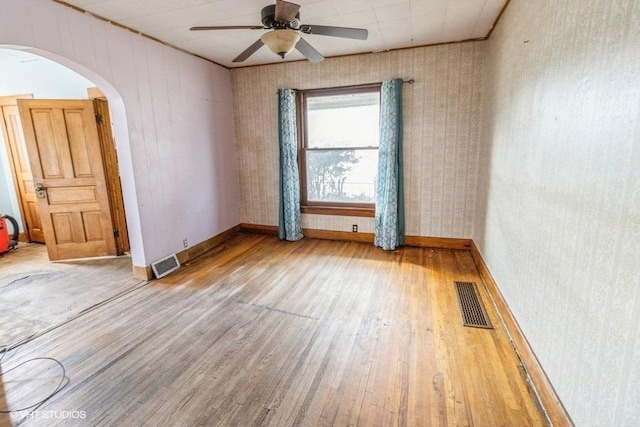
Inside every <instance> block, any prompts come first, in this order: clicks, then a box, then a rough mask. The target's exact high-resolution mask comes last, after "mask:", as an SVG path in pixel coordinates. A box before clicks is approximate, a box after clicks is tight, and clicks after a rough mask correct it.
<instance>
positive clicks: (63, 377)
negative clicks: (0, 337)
mask: <svg viewBox="0 0 640 427" xmlns="http://www.w3.org/2000/svg"><path fill="white" fill-rule="evenodd" d="M4 354H6V351H5V353H4ZM3 357H4V355H3ZM37 360H51V361H53V362H55V363H57V364H58V366H60V369H61V370H62V375H61V377H60V383H59V384H58V386H57V387H56V389H55V390H53V392H51V394H49V395H48V396H47V397H45V398H44V399H42V400H40V401H39V402H36V403H34V404H32V405H29V406H25V407H23V408H19V409H0V414H9V413H11V412H20V411H26V410H27V409H31V408H34V407H36V406H39V405H41V404H43V403H44V402H46V401H47V400H49V399H51V398H52V397H53V396H55V395H56V394H57V393H58V392H59V391H60V390H62V389H63V388H64V379H65V378H66V376H67V371H66V370H65V369H64V365H63V364H62V363H61V362H60V361H59V360H58V359H54V358H53V357H34V358H33V359H29V360H25V361H24V362H22V363H20V364H18V365H16V366H14V367H13V368H11V369H9V370H7V371H4V372H0V377H2V376H3V375H4V374H6V373H8V372H11V371H13V370H14V369H17V368H19V367H20V366H22V365H25V364H27V363H30V362H34V361H37Z"/></svg>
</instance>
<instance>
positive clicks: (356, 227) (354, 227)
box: [352, 224, 358, 233]
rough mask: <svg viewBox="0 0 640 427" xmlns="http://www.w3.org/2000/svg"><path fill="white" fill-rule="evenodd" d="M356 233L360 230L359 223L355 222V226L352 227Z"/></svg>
mask: <svg viewBox="0 0 640 427" xmlns="http://www.w3.org/2000/svg"><path fill="white" fill-rule="evenodd" d="M352 230H353V232H354V233H357V232H358V224H353V228H352Z"/></svg>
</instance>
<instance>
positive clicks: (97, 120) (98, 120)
mask: <svg viewBox="0 0 640 427" xmlns="http://www.w3.org/2000/svg"><path fill="white" fill-rule="evenodd" d="M96 122H98V123H102V114H100V113H96Z"/></svg>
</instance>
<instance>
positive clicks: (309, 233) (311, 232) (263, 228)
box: [240, 223, 473, 251]
mask: <svg viewBox="0 0 640 427" xmlns="http://www.w3.org/2000/svg"><path fill="white" fill-rule="evenodd" d="M240 231H244V232H247V233H258V234H268V235H275V236H277V235H278V226H276V225H263V224H247V223H242V224H240ZM302 233H303V234H304V236H305V237H309V238H311V239H325V240H340V241H347V242H360V243H371V244H373V239H374V235H373V233H353V232H349V231H335V230H318V229H314V228H303V229H302ZM404 243H405V245H407V246H415V247H418V248H435V249H453V250H465V251H469V250H471V247H472V244H473V242H472V240H471V239H460V238H454V237H425V236H405V238H404Z"/></svg>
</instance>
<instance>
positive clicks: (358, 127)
mask: <svg viewBox="0 0 640 427" xmlns="http://www.w3.org/2000/svg"><path fill="white" fill-rule="evenodd" d="M298 101H299V108H298V111H299V117H298V119H299V120H298V123H300V129H299V132H298V134H299V156H298V159H299V162H300V183H301V185H300V189H301V193H302V194H301V197H300V200H301V204H302V211H303V212H305V213H320V214H322V213H325V214H335V215H354V216H373V212H374V207H375V179H376V174H377V169H378V144H379V132H380V129H379V121H380V85H379V84H373V85H366V86H351V87H343V88H331V89H313V90H305V91H300V92H299V99H298Z"/></svg>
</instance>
